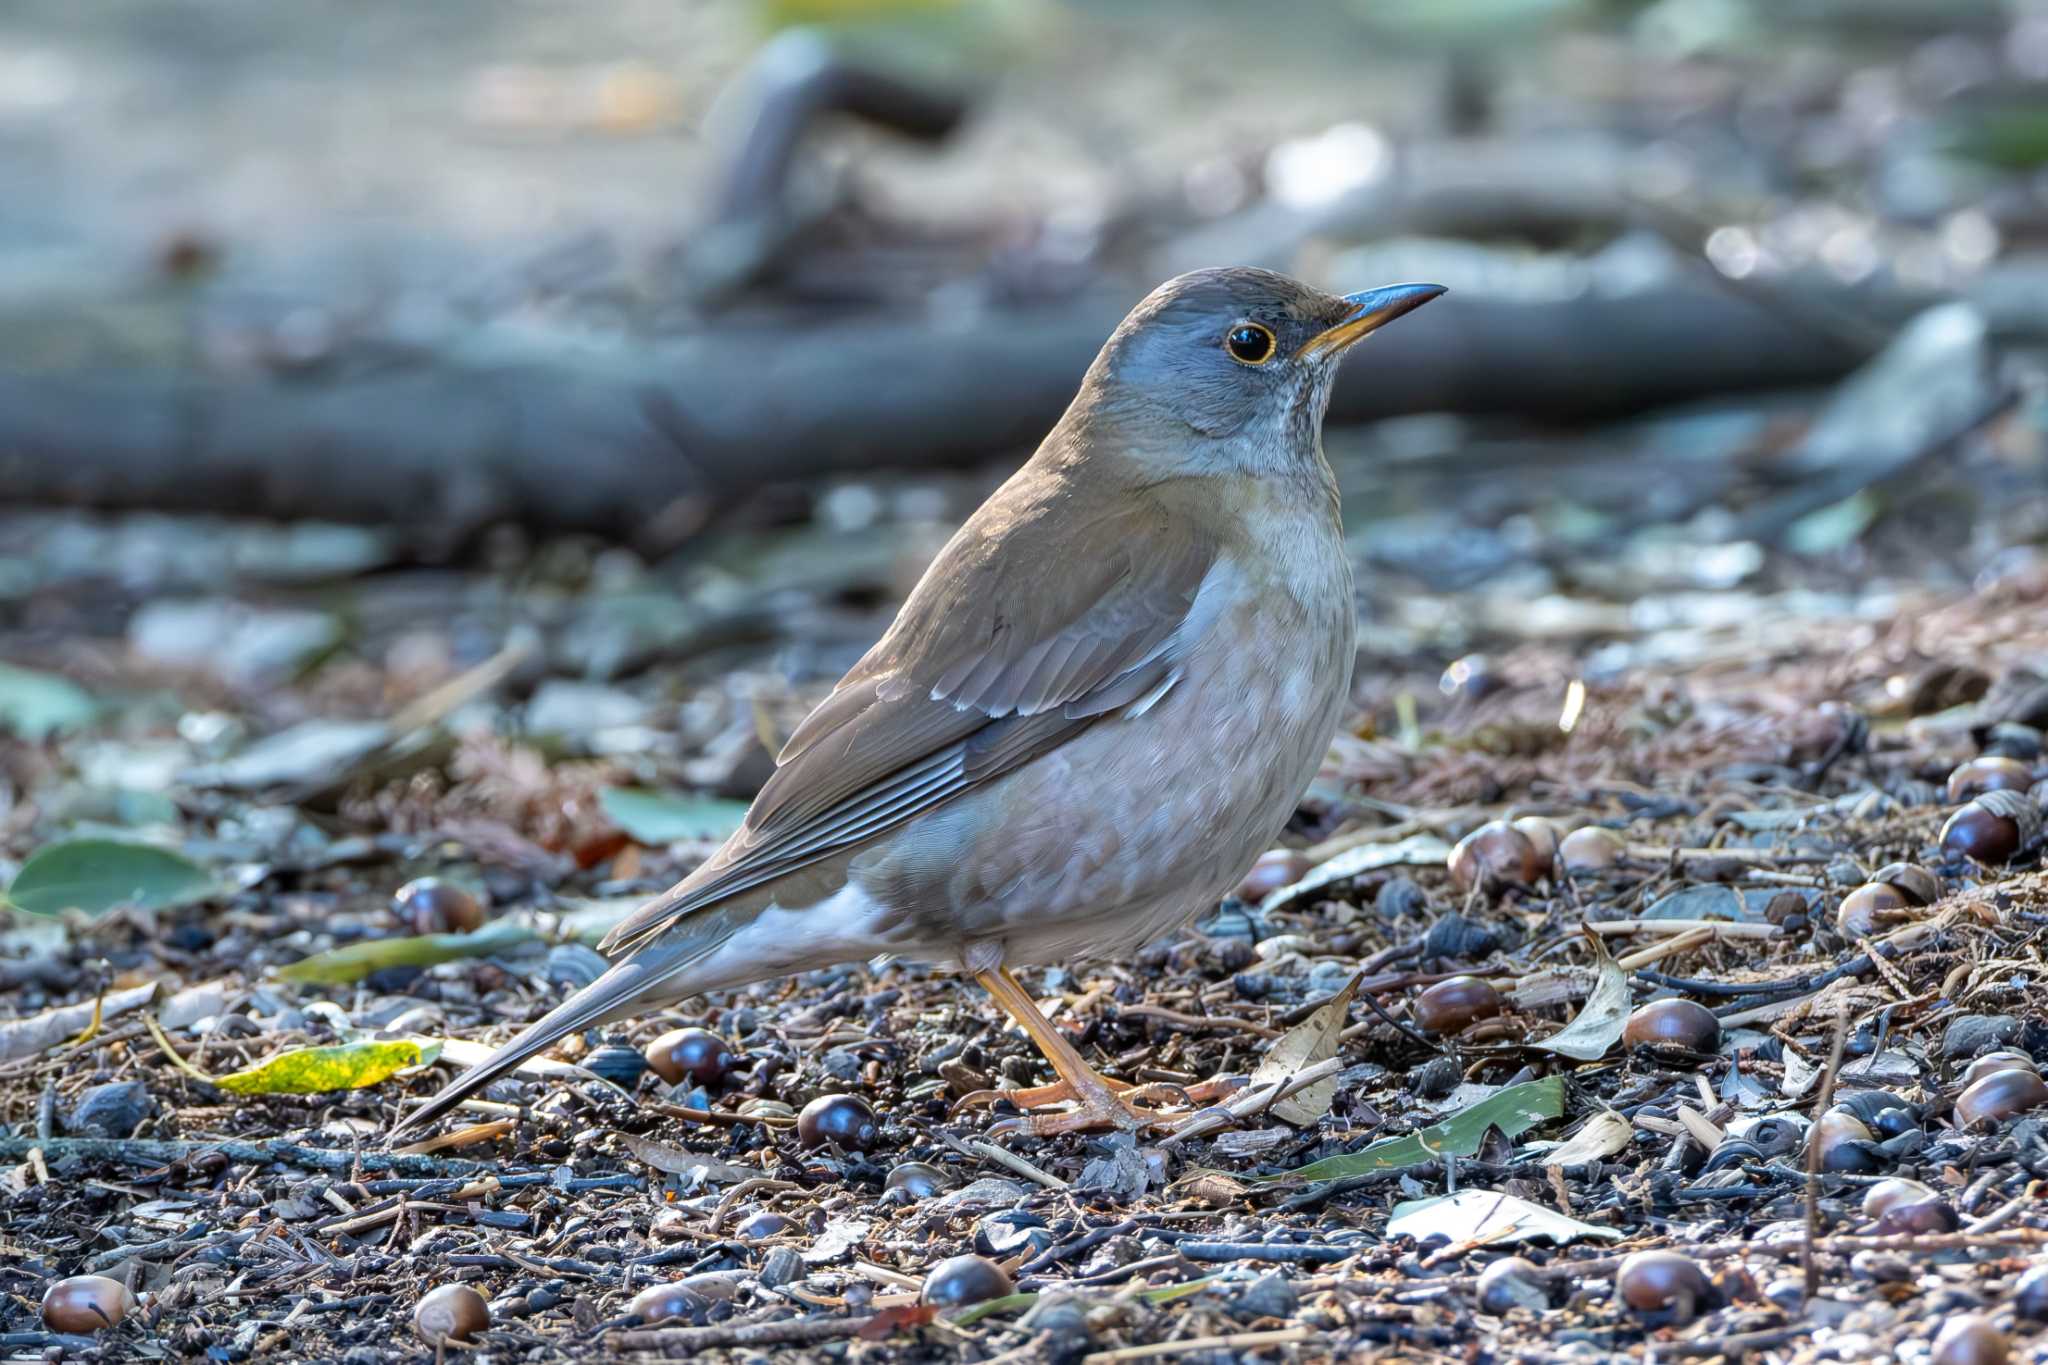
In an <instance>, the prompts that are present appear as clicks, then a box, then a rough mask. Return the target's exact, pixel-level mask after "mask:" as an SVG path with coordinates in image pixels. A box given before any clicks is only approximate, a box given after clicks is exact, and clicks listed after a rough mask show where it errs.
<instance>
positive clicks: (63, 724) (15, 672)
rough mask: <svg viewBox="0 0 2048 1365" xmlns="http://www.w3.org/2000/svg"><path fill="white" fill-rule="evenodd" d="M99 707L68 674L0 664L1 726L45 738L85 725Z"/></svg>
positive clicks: (33, 736) (21, 733) (15, 731)
mask: <svg viewBox="0 0 2048 1365" xmlns="http://www.w3.org/2000/svg"><path fill="white" fill-rule="evenodd" d="M98 711H99V703H98V702H95V701H94V700H93V699H92V697H91V696H90V695H89V694H88V693H87V692H86V691H85V689H84V688H82V687H80V686H78V684H76V683H74V682H72V681H71V680H70V679H68V678H60V677H58V676H57V675H56V674H54V673H34V672H31V671H30V670H28V669H26V668H10V667H8V666H7V665H5V664H0V730H9V731H12V732H13V733H15V734H17V735H20V736H21V737H22V738H23V739H26V740H32V741H33V740H44V739H48V738H49V737H50V736H51V735H54V734H56V733H57V732H58V731H59V730H70V729H75V728H76V727H78V726H80V725H84V724H85V723H86V722H87V721H90V720H91V719H92V718H93V716H94V715H95V714H97V713H98Z"/></svg>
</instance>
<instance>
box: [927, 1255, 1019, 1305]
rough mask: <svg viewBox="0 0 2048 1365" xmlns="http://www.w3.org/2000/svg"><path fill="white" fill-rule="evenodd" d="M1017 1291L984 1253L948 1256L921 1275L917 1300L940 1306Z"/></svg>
mask: <svg viewBox="0 0 2048 1365" xmlns="http://www.w3.org/2000/svg"><path fill="white" fill-rule="evenodd" d="M1015 1292H1016V1286H1015V1285H1014V1284H1012V1283H1011V1281H1010V1276H1009V1274H1008V1272H1006V1271H1005V1270H1004V1269H1003V1268H1002V1267H1001V1266H999V1265H997V1264H996V1263H995V1262H994V1261H991V1260H989V1259H988V1258H987V1257H986V1256H949V1257H947V1258H946V1259H945V1260H943V1261H940V1262H939V1263H938V1264H937V1265H935V1266H933V1267H932V1268H931V1270H930V1272H929V1273H928V1274H926V1275H925V1277H924V1288H923V1289H922V1290H921V1291H919V1293H918V1301H919V1302H921V1303H923V1304H924V1305H925V1306H926V1307H927V1308H937V1309H940V1310H944V1309H948V1308H965V1307H967V1305H969V1304H972V1303H982V1302H985V1301H986V1300H989V1299H1000V1298H1004V1297H1007V1296H1008V1295H1010V1294H1013V1293H1015Z"/></svg>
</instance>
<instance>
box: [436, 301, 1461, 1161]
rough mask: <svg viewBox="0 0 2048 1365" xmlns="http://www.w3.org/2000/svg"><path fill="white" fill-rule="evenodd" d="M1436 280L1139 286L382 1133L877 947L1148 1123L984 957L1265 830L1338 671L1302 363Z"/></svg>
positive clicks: (1243, 860) (1180, 900) (1339, 577)
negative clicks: (684, 1009) (859, 632)
mask: <svg viewBox="0 0 2048 1365" xmlns="http://www.w3.org/2000/svg"><path fill="white" fill-rule="evenodd" d="M1441 292H1443V291H1442V290H1441V289H1439V288H1437V287H1436V286H1433V285H1397V286H1392V287H1390V288H1387V289H1382V290H1374V291H1371V292H1369V293H1367V294H1361V295H1352V296H1350V297H1348V298H1335V297H1332V296H1329V295H1326V294H1322V293H1319V292H1317V291H1315V290H1312V289H1309V288H1308V287H1306V286H1304V285H1301V284H1299V283H1297V282H1295V281H1293V280H1290V279H1288V278H1286V277H1285V276H1281V275H1275V274H1272V273H1270V272H1266V271H1257V270H1214V271H1198V272H1196V273H1194V274H1191V275H1184V276H1182V277H1180V278H1178V279H1176V280H1172V281H1169V282H1168V283H1167V284H1165V285H1162V286H1161V287H1160V288H1159V289H1158V290H1156V291H1155V292H1154V293H1153V294H1152V295H1151V296H1150V297H1148V298H1147V299H1146V300H1145V301H1144V302H1142V303H1140V304H1139V305H1138V307H1137V308H1136V309H1134V310H1133V311H1132V313H1131V315H1130V316H1129V317H1128V318H1126V319H1125V320H1124V322H1123V324H1122V325H1121V326H1119V327H1118V328H1117V331H1116V333H1115V334H1114V335H1113V336H1112V337H1111V338H1110V340H1109V342H1108V343H1107V344H1106V345H1105V346H1104V347H1103V349H1102V352H1101V354H1100V355H1099V356H1098V357H1097V358H1096V361H1095V363H1094V365H1093V366H1091V367H1090V369H1089V371H1088V374H1087V376H1086V378H1085V379H1084V380H1083V382H1082V385H1081V390H1080V393H1079V394H1078V395H1077V396H1076V397H1075V399H1074V402H1073V405H1072V406H1071V407H1070V408H1069V409H1068V411H1067V413H1066V415H1065V416H1064V417H1063V418H1062V419H1061V420H1060V422H1059V424H1058V426H1056V427H1055V428H1054V429H1053V431H1052V433H1051V434H1050V435H1048V436H1047V437H1046V440H1045V442H1044V444H1043V445H1041V446H1040V447H1039V449H1038V452H1037V453H1036V454H1035V455H1034V456H1033V457H1032V458H1031V459H1030V460H1029V461H1028V462H1027V463H1026V464H1025V465H1024V467H1023V468H1021V469H1020V470H1018V472H1017V473H1016V474H1015V475H1014V476H1013V477H1012V478H1011V479H1010V480H1009V481H1008V482H1007V483H1005V484H1004V485H1003V486H1002V488H1000V489H999V490H997V492H996V493H995V494H994V495H993V496H992V497H991V498H990V499H989V500H988V501H987V502H986V503H984V504H983V505H982V507H981V508H980V509H979V510H978V511H977V512H975V514H974V515H973V516H972V517H971V518H969V519H968V521H967V523H966V524H965V525H964V526H962V527H961V528H960V530H959V532H958V533H957V534H956V535H955V536H954V537H953V539H952V540H951V541H950V542H949V543H948V544H947V546H946V548H945V549H944V550H943V551H942V552H941V553H940V554H939V556H938V558H937V559H936V560H935V561H934V562H933V563H932V565H931V567H930V568H929V569H928V570H927V571H926V572H925V575H924V577H923V579H922V580H921V581H920V582H919V583H918V585H917V587H916V589H915V590H914V591H913V592H912V593H911V595H910V598H909V600H908V601H907V602H906V603H905V604H904V606H903V610H902V611H901V613H900V614H899V615H898V616H897V618H896V621H895V623H894V624H893V625H892V626H891V627H890V628H889V631H888V633H887V634H885V635H884V636H883V637H882V639H881V640H880V641H879V642H878V643H877V644H876V645H875V647H874V648H873V649H872V650H870V651H869V652H868V654H867V656H866V657H865V658H863V659H862V660H861V661H860V662H859V663H858V664H856V665H855V666H854V668H853V669H852V671H851V672H849V673H848V674H847V675H846V676H845V677H844V678H843V679H841V680H840V683H839V685H838V687H837V688H835V689H834V690H833V692H832V694H831V695H830V696H829V697H827V698H826V699H825V700H824V702H822V703H821V704H820V705H819V706H818V707H817V709H816V710H814V711H813V712H812V713H811V714H810V716H809V717H807V718H806V719H805V720H804V722H803V723H802V724H801V725H800V726H799V727H798V728H797V730H796V733H795V734H794V735H792V736H791V738H790V740H789V743H788V744H787V745H786V746H785V747H784V749H783V751H782V753H781V755H780V756H779V757H778V759H777V767H776V771H775V773H774V774H773V776H771V777H770V778H769V780H768V782H767V784H766V785H765V786H764V787H763V788H762V790H761V793H760V795H759V796H758V797H756V798H755V801H754V803H753V806H752V808H751V809H750V810H749V811H748V814H747V817H746V821H745V823H744V824H743V826H742V827H741V828H740V830H739V831H738V832H737V833H735V834H734V835H733V836H732V838H731V839H729V840H728V841H727V842H726V844H725V845H724V846H723V847H722V848H720V849H719V850H718V852H717V853H715V854H713V855H712V857H711V858H710V859H708V860H707V861H706V862H705V863H704V864H703V865H702V866H701V867H699V868H698V869H697V870H696V871H695V872H693V873H691V874H690V875H689V876H688V877H686V878H685V879H684V880H683V881H681V882H679V883H678V884H677V885H676V886H675V887H674V888H672V889H671V890H670V891H668V892H667V893H666V894H665V895H663V896H661V897H659V898H657V899H655V900H653V901H651V902H649V903H648V904H647V905H645V906H643V907H641V908H640V909H639V910H637V911H635V912H634V913H633V914H632V915H631V916H630V917H628V918H627V919H626V920H625V921H624V922H623V923H621V924H620V925H619V926H618V928H616V929H615V930H613V932H612V933H611V935H610V936H609V937H608V938H607V939H606V940H605V942H604V943H603V944H602V945H601V947H602V948H603V950H604V951H605V952H606V953H607V954H609V955H611V956H614V957H615V958H618V959H619V960H618V962H617V965H615V966H614V967H613V968H612V969H611V971H610V972H608V973H607V974H606V975H605V976H603V977H602V978H600V979H599V980H598V981H596V982H594V983H593V984H592V985H590V986H588V987H586V988H585V989H583V990H581V991H579V992H577V994H576V995H574V996H572V997H571V998H570V999H569V1000H568V1001H566V1002H565V1003H564V1004H563V1005H561V1006H560V1007H559V1008H557V1009H555V1010H554V1011H552V1012H550V1013H549V1014H548V1015H547V1016H546V1017H545V1018H543V1019H541V1020H540V1021H539V1022H538V1023H536V1024H534V1025H532V1026H531V1027H529V1028H528V1029H527V1030H525V1031H524V1032H523V1033H521V1034H520V1035H519V1036H518V1037H517V1038H515V1039H514V1040H513V1041H512V1042H511V1043H509V1044H507V1045H506V1046H505V1047H504V1048H502V1049H500V1050H499V1051H498V1052H497V1053H496V1054H495V1055H493V1056H492V1057H491V1059H490V1060H488V1061H486V1062H484V1063H482V1064H480V1065H479V1066H477V1067H475V1068H473V1069H472V1070H471V1071H469V1072H467V1073H465V1074H464V1075H463V1076H461V1077H459V1078H458V1079H456V1080H455V1081H454V1082H452V1083H451V1084H450V1085H449V1086H448V1087H447V1088H445V1089H444V1090H442V1091H441V1092H440V1093H439V1094H437V1095H436V1096H434V1098H433V1099H431V1100H429V1101H428V1102H427V1104H426V1105H425V1106H423V1107H422V1108H421V1109H419V1110H418V1111H416V1112H415V1113H414V1114H413V1115H411V1116H410V1118H408V1119H407V1120H406V1121H405V1123H404V1124H402V1125H401V1127H410V1126H412V1125H414V1124H417V1123H420V1122H423V1121H425V1120H427V1119H430V1118H432V1117H433V1116H435V1115H437V1114H439V1113H442V1112H444V1111H445V1110H446V1109H448V1108H449V1107H450V1106H452V1105H454V1104H455V1103H457V1102H459V1101H460V1100H461V1099H462V1098H463V1097H464V1096H465V1095H468V1094H469V1093H471V1092H472V1091H474V1090H476V1089H477V1088H478V1087H480V1086H482V1085H484V1084H486V1083H488V1082H489V1081H490V1080H492V1079H494V1078H495V1077H498V1076H500V1075H503V1074H505V1073H506V1072H508V1071H510V1070H511V1069H512V1068H513V1067H515V1066H517V1065H518V1064H519V1063H520V1062H521V1061H524V1060H525V1059H526V1058H528V1057H530V1056H532V1055H534V1054H535V1053H537V1052H539V1051H540V1050H541V1049H543V1048H545V1047H547V1046H549V1045H550V1044H552V1043H553V1042H555V1041H556V1040H558V1039H560V1038H562V1037H563V1036H565V1035H567V1034H569V1033H571V1032H574V1031H576V1030H578V1029H582V1028H587V1027H589V1026H591V1025H594V1024H599V1023H604V1022H608V1021H610V1020H614V1019H619V1018H624V1017H629V1016H632V1015H635V1014H640V1013H645V1012H648V1011H650V1010H653V1009H656V1008H659V1007H661V1006H663V1005H665V1004H669V1003H673V1002H675V1001H679V1000H681V999H684V998H686V997H688V996H691V995H696V994H699V993H702V992H704V991H708V990H716V989H721V988H724V987H730V986H735V985H740V984H744V983H746V982H750V981H756V980H761V979H763V978H766V977H771V976H776V975H781V974H786V973H789V972H795V971H803V970H808V969H811V968H815V967H819V966H824V965H829V964H832V963H837V962H845V961H852V960H860V959H866V958H871V957H874V956H876V955H878V954H883V953H893V954H897V955H900V956H904V957H908V958H913V959H919V960H926V961H937V962H949V963H958V964H960V965H961V966H962V967H964V968H965V969H966V970H968V971H969V972H971V973H974V974H975V975H976V976H977V979H979V980H981V981H982V982H983V984H984V985H987V986H988V987H989V988H990V989H991V990H992V991H994V992H995V993H996V994H997V996H998V999H999V1000H1001V1001H1002V1002H1003V1003H1004V1005H1005V1007H1006V1008H1008V1009H1010V1010H1011V1012H1012V1013H1013V1014H1016V1015H1018V1016H1019V1022H1020V1023H1022V1024H1024V1026H1025V1027H1026V1028H1027V1030H1029V1031H1030V1032H1031V1033H1032V1035H1033V1037H1034V1038H1035V1039H1036V1040H1037V1041H1038V1042H1039V1044H1040V1046H1041V1047H1042V1048H1044V1049H1045V1050H1046V1051H1047V1054H1048V1056H1049V1057H1051V1059H1052V1060H1053V1063H1054V1065H1055V1067H1056V1068H1057V1069H1058V1070H1059V1072H1060V1074H1061V1076H1062V1078H1063V1082H1064V1083H1065V1084H1066V1086H1067V1089H1066V1090H1065V1091H1064V1092H1063V1093H1064V1096H1066V1097H1073V1098H1078V1099H1080V1100H1081V1108H1082V1113H1081V1115H1080V1116H1079V1120H1077V1123H1078V1122H1079V1121H1086V1122H1098V1121H1099V1122H1118V1121H1124V1120H1126V1119H1130V1118H1131V1117H1132V1115H1133V1114H1136V1121H1143V1120H1145V1119H1146V1118H1148V1117H1149V1116H1147V1115H1144V1114H1142V1113H1138V1112H1137V1111H1133V1110H1132V1109H1131V1107H1130V1106H1129V1105H1128V1104H1127V1103H1124V1102H1122V1101H1118V1100H1116V1099H1115V1097H1114V1095H1113V1094H1112V1093H1111V1088H1110V1087H1108V1084H1107V1083H1106V1082H1103V1081H1102V1079H1101V1078H1100V1077H1097V1076H1095V1075H1094V1073H1093V1072H1092V1071H1089V1070H1087V1068H1086V1065H1085V1063H1082V1062H1081V1061H1080V1060H1079V1058H1078V1055H1076V1054H1074V1053H1073V1051H1072V1048H1071V1047H1070V1046H1068V1045H1066V1044H1065V1043H1064V1041H1063V1040H1060V1039H1058V1038H1057V1036H1056V1035H1052V1034H1051V1032H1050V1028H1049V1026H1047V1025H1045V1024H1044V1021H1043V1019H1042V1018H1038V1017H1036V1011H1035V1008H1033V1007H1032V1006H1031V1005H1030V1002H1029V1000H1028V998H1023V999H1020V998H1019V997H1021V996H1022V992H1021V991H1020V990H1018V989H1017V988H1016V987H1015V983H1014V982H1012V981H1010V980H1009V979H1008V977H1007V976H1006V975H1005V974H1004V969H1005V968H1006V966H1010V965H1016V964H1019V963H1031V962H1046V961H1053V960H1058V959H1066V958H1070V957H1073V956H1077V955H1081V954H1090V955H1099V954H1113V953H1115V952H1117V951H1119V950H1121V949H1125V948H1129V947H1132V946H1135V945H1136V944H1138V943H1141V942H1143V941H1145V940H1147V939H1150V938H1153V937H1156V936H1157V935H1159V934H1161V933H1163V932H1165V931H1167V930H1170V929H1172V928H1175V927H1177V926H1179V925H1180V924H1183V923H1185V922H1186V921H1187V920H1188V919H1189V918H1190V917H1192V916H1193V915H1194V914H1195V913H1197V912H1198V911H1199V910H1200V909H1201V908H1203V907H1204V906H1206V905H1209V904H1212V903H1213V902H1214V901H1215V900H1216V899H1217V897H1218V896H1220V895H1221V894H1222V893H1223V892H1224V891H1225V890H1227V889H1228V888H1229V887H1230V886H1231V885H1233V884H1234V883H1235V882H1236V880H1237V879H1238V878H1239V877H1240V876H1241V875H1242V874H1243V872H1244V871H1245V869H1246V868H1247V867H1248V866H1249V865H1250V863H1251V862H1252V860H1253V859H1254V858H1255V857H1256V856H1257V855H1258V854H1259V853H1260V852H1261V851H1262V850H1264V849H1265V848H1267V847H1269V846H1270V845H1271V843H1272V841H1273V839H1274V838H1275V836H1276V835H1278V833H1279V831H1280V829H1281V827H1282V825H1283V824H1284V823H1285V822H1286V820H1287V818H1288V816H1289V814H1290V813H1291V812H1292V811H1293V809H1294V805H1295V802H1296V800H1297V799H1298V798H1299V797H1300V795H1301V792H1302V791H1303V789H1304V788H1305V787H1306V786H1307V785H1308V782H1309V780H1310V779H1311V778H1312V777H1313V776H1314V774H1315V771H1316V768H1317V766H1318V764H1319V763H1320V761H1321V759H1322V756H1323V754H1324V752H1325V750H1326V748H1327V747H1328V744H1329V740H1330V736H1331V734H1332V733H1333V731H1334V730H1335V728H1336V725H1337V722H1338V720H1339V718H1340V716H1341V712H1342V710H1343V707H1344V704H1345V701H1346V699H1347V697H1348V695H1349V690H1350V678H1351V661H1352V654H1353V606H1352V597H1351V574H1350V568H1349V564H1348V560H1347V558H1346V556H1345V553H1344V546H1343V536H1342V526H1341V524H1340V522H1339V518H1338V505H1337V492H1336V486H1335V482H1334V480H1333V478H1332V476H1331V473H1330V469H1329V466H1328V464H1327V463H1326V462H1325V461H1324V459H1323V455H1322V448H1321V439H1320V431H1321V425H1322V418H1323V413H1324V411H1325V409H1326V407H1327V405H1328V401H1329V392H1330V383H1331V379H1332V377H1333V375H1334V373H1335V370H1336V366H1337V361H1338V359H1339V357H1340V356H1341V355H1342V353H1343V351H1344V350H1345V348H1346V347H1348V346H1349V345H1350V344H1351V343H1352V342H1353V341H1355V340H1357V339H1358V337H1360V336H1363V335H1364V334H1365V333H1367V332H1369V331H1371V330H1373V329H1374V328H1376V327H1377V326H1379V325H1381V324H1382V323H1384V322H1386V321H1389V320H1391V319H1392V318H1394V317H1398V316H1400V315H1401V314H1402V313H1405V312H1408V311H1409V310H1411V309H1413V308H1415V307H1417V306H1419V305H1420V304H1422V303H1424V302H1426V301H1427V300H1428V299H1430V298H1433V297H1435V296H1436V295H1437V294H1439V293H1441ZM1262 353H1263V354H1262ZM1062 1122H1064V1120H1062ZM1040 1126H1041V1127H1044V1128H1047V1129H1048V1130H1050V1125H1048V1124H1043V1123H1042V1124H1041V1125H1040ZM1067 1126H1076V1124H1068V1125H1067Z"/></svg>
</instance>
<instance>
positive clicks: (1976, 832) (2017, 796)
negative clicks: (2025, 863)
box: [1941, 791, 2041, 865]
mask: <svg viewBox="0 0 2048 1365" xmlns="http://www.w3.org/2000/svg"><path fill="white" fill-rule="evenodd" d="M2040 829H2041V811H2040V808H2039V807H2037V806H2036V805H2035V804H2034V803H2033V801H2032V800H2031V799H2030V798H2028V797H2027V796H2026V795H2024V794H2023V793H2020V792H2014V791H1990V792H1986V793H1984V794H1983V795H1982V796H1980V797H1978V798H1977V799H1976V800H1974V801H1972V802H1970V803H1969V804H1968V805H1966V806H1962V807H1959V808H1958V809H1957V810H1956V813H1955V814H1953V815H1951V816H1949V818H1948V823H1947V824H1945V825H1943V826H1942V827H1941V851H1942V852H1943V853H1945V854H1947V855H1948V856H1949V857H1951V858H1968V859H1970V860H1971V861H1972V862H1978V863H1984V864H1987V865H1989V864H1994V863H2000V864H2002V863H2008V862H2011V861H2012V859H2013V855H2014V854H2016V853H2018V852H2019V851H2020V850H2021V849H2023V848H2025V847H2026V846H2027V845H2028V844H2030V843H2032V842H2033V839H2034V836H2035V835H2036V834H2038V833H2039V832H2040Z"/></svg>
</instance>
